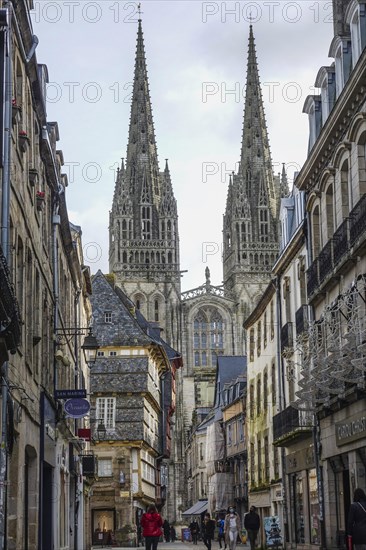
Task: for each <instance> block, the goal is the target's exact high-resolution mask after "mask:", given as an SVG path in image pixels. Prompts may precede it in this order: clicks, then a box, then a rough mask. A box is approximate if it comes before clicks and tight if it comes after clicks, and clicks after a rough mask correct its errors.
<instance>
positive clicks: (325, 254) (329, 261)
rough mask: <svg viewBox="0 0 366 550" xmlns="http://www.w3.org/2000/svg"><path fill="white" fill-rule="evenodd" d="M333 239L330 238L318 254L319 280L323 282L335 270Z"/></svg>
mask: <svg viewBox="0 0 366 550" xmlns="http://www.w3.org/2000/svg"><path fill="white" fill-rule="evenodd" d="M332 248H333V241H332V240H329V241H328V242H327V244H326V245H325V247H324V248H323V249H322V250H321V252H320V254H319V256H318V263H319V281H320V282H321V283H322V282H323V281H324V279H326V278H327V276H328V275H329V274H330V273H332V270H333V255H332Z"/></svg>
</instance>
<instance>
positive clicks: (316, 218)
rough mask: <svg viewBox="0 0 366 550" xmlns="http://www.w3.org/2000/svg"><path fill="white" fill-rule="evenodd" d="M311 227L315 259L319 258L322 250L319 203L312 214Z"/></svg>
mask: <svg viewBox="0 0 366 550" xmlns="http://www.w3.org/2000/svg"><path fill="white" fill-rule="evenodd" d="M311 222H312V223H311V229H312V233H313V235H312V237H313V239H312V240H313V259H315V258H317V257H318V255H319V252H320V213H319V205H317V206H316V207H315V208H314V210H313V214H312V216H311Z"/></svg>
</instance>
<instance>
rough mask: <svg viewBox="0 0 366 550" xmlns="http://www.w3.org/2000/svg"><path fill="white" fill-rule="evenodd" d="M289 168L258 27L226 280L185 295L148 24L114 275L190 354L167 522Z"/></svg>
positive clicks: (116, 210)
mask: <svg viewBox="0 0 366 550" xmlns="http://www.w3.org/2000/svg"><path fill="white" fill-rule="evenodd" d="M287 193H288V187H287V180H286V174H285V171H283V172H282V175H281V176H279V175H277V176H275V175H274V174H273V169H272V160H271V154H270V148H269V141H268V134H267V127H266V121H265V115H264V106H263V99H262V92H261V87H260V81H259V72H258V64H257V59H256V52H255V43H254V36H253V29H252V26H250V32H249V49H248V65H247V81H246V98H245V107H244V124H243V135H242V145H241V155H240V163H239V168H238V171H237V173H233V174H232V176H231V177H230V181H229V187H228V193H227V202H226V209H225V214H224V223H223V242H224V252H223V280H224V284H223V285H220V286H214V285H212V284H211V280H210V272H209V269H208V267H207V268H206V272H205V275H206V277H205V282H204V284H202V285H201V286H198V287H197V288H195V289H192V290H189V291H186V292H183V293H181V289H180V277H181V273H180V264H179V238H178V215H177V205H176V201H175V198H174V194H173V188H172V183H171V178H170V173H169V168H168V164H167V163H166V165H165V169H164V171H163V172H160V169H159V164H158V157H157V146H156V140H155V134H154V126H153V120H152V108H151V101H150V95H149V85H148V78H147V69H146V58H145V51H144V42H143V33H142V26H141V20H139V23H138V33H137V49H136V61H135V74H134V84H133V96H132V106H131V119H130V128H129V138H128V146H127V160H126V164H124V163H123V162H122V165H121V168H120V169H119V171H118V175H117V180H116V187H115V192H114V198H113V206H112V210H111V213H110V230H109V231H110V251H109V265H110V272H111V273H114V274H115V277H116V284H117V285H119V286H120V287H121V288H122V289H123V290H124V292H125V293H126V294H127V295H128V296H129V297H130V298H131V299H132V300H133V301H134V303H135V305H136V307H137V308H138V309H140V310H141V311H142V313H143V314H144V315H145V317H146V318H147V319H148V320H149V321H155V322H156V323H158V324H159V326H160V327H161V328H162V329H163V338H164V339H165V340H166V341H167V342H168V343H169V344H170V345H171V346H173V347H174V348H176V349H178V350H180V351H181V352H182V355H183V368H182V369H180V372H179V376H178V380H177V384H178V388H177V409H176V417H175V433H174V456H173V457H172V462H174V468H173V469H172V470H171V472H170V475H171V479H170V485H171V486H172V493H174V496H175V503H174V507H175V510H173V503H172V502H170V503H169V502H168V508H170V512H171V513H170V514H169V515H170V517H177V515H179V514H177V509H178V508H179V505H182V506H184V503H185V497H184V494H185V491H186V483H185V479H186V478H185V472H184V456H185V448H186V443H187V442H186V438H187V433H188V430H189V428H190V426H191V423H192V417H194V418H195V419H196V421H197V419H198V421H199V418H200V417H201V418H203V417H204V414H207V411H208V410H209V408H210V407H211V406H212V402H213V396H214V383H215V372H216V358H217V356H218V355H244V354H245V352H246V344H245V337H244V329H243V321H244V319H245V318H246V317H247V316H248V315H249V313H250V311H251V310H252V308H253V306H254V305H255V304H256V301H257V299H258V298H259V297H260V296H261V294H262V292H263V291H264V289H265V287H266V285H267V284H268V282H269V279H270V273H271V268H272V266H273V264H274V262H275V259H276V257H277V253H278V242H279V236H278V233H279V227H278V216H279V204H280V198H281V196H284V195H286V194H287Z"/></svg>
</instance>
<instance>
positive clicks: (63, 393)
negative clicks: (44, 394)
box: [55, 390, 86, 399]
mask: <svg viewBox="0 0 366 550" xmlns="http://www.w3.org/2000/svg"><path fill="white" fill-rule="evenodd" d="M73 397H80V398H82V399H85V397H86V390H55V399H72V398H73Z"/></svg>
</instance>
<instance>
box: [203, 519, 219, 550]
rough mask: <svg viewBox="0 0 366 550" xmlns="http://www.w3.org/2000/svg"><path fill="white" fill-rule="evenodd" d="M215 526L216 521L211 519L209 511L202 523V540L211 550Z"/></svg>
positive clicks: (208, 549)
mask: <svg viewBox="0 0 366 550" xmlns="http://www.w3.org/2000/svg"><path fill="white" fill-rule="evenodd" d="M215 527H216V523H215V521H214V520H213V519H211V516H210V514H209V513H208V512H207V514H205V517H204V520H203V523H202V540H203V544H204V545H205V546H206V547H207V550H211V543H212V541H213V539H214V535H215Z"/></svg>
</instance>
